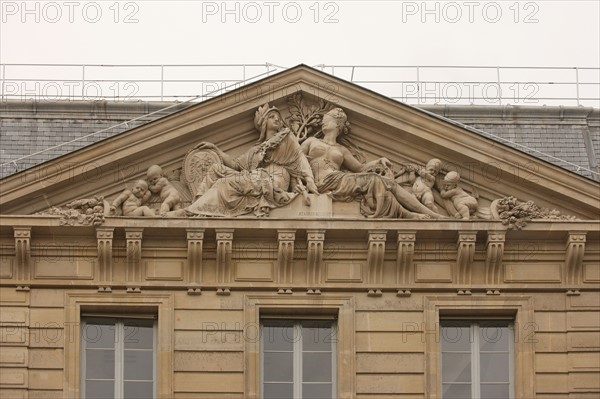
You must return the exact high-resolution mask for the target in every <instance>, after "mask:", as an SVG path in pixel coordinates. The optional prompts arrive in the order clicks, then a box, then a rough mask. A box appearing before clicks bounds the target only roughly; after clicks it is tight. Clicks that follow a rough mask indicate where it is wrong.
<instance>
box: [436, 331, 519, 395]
mask: <svg viewBox="0 0 600 399" xmlns="http://www.w3.org/2000/svg"><path fill="white" fill-rule="evenodd" d="M441 328H442V331H441V354H442V362H441V363H442V364H441V368H442V370H441V376H442V398H443V399H452V398H457V399H458V398H460V399H464V398H474V399H475V398H476V399H480V398H481V399H508V398H512V397H514V382H513V374H514V372H513V368H514V366H513V361H514V360H513V359H514V331H513V326H512V323H511V322H510V321H508V320H489V321H479V322H468V321H460V320H442V327H441Z"/></svg>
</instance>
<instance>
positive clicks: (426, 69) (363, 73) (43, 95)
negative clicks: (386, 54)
mask: <svg viewBox="0 0 600 399" xmlns="http://www.w3.org/2000/svg"><path fill="white" fill-rule="evenodd" d="M315 68H318V69H320V70H321V71H323V72H326V73H329V74H331V75H334V76H337V77H340V78H342V79H345V80H348V81H351V82H353V83H356V84H358V85H361V86H363V87H366V88H368V89H370V90H373V91H375V92H378V93H381V94H383V95H385V96H388V97H391V98H394V99H397V100H400V101H404V102H407V103H411V104H481V105H505V104H521V105H544V104H545V105H582V106H583V105H585V106H593V107H600V68H591V67H517V66H508V67H491V66H452V65H447V66H408V65H396V66H393V65H361V66H357V65H316V66H315ZM285 69H286V67H282V66H278V65H275V64H271V63H264V64H206V65H166V64H165V65H81V64H0V98H1V99H2V100H7V99H14V100H31V99H34V100H49V101H60V100H112V101H128V100H146V101H196V102H199V101H203V100H205V99H208V98H212V97H215V96H218V95H220V94H223V93H226V92H228V91H231V90H233V89H235V88H238V87H241V86H243V85H245V84H248V83H251V82H253V81H256V80H258V79H261V78H264V77H266V76H269V75H271V74H273V73H276V72H280V71H283V70H285Z"/></svg>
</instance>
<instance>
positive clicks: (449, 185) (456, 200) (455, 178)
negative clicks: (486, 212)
mask: <svg viewBox="0 0 600 399" xmlns="http://www.w3.org/2000/svg"><path fill="white" fill-rule="evenodd" d="M459 181H460V175H459V174H458V173H456V172H448V174H446V176H445V177H444V181H443V184H442V190H441V192H440V195H441V196H442V198H444V199H447V200H450V201H452V204H453V205H454V208H456V210H457V211H458V213H456V214H455V215H454V217H456V218H462V219H467V220H468V219H469V217H470V216H471V215H472V214H474V213H475V212H476V211H477V207H478V204H477V199H476V198H475V197H472V196H470V195H469V194H467V193H466V192H465V191H464V190H463V189H462V188H460V187H458V182H459ZM448 213H451V212H450V211H449V212H448Z"/></svg>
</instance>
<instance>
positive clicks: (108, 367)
mask: <svg viewBox="0 0 600 399" xmlns="http://www.w3.org/2000/svg"><path fill="white" fill-rule="evenodd" d="M156 335H157V334H156V321H155V320H153V319H137V318H136V319H133V318H110V317H86V318H84V319H82V334H81V337H82V339H81V365H82V368H81V392H82V393H83V395H82V396H83V397H84V398H85V399H100V398H119V399H121V398H123V399H135V398H140V399H141V398H143V399H148V398H155V397H156V338H157V337H156Z"/></svg>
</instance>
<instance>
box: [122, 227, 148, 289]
mask: <svg viewBox="0 0 600 399" xmlns="http://www.w3.org/2000/svg"><path fill="white" fill-rule="evenodd" d="M143 231H144V229H142V228H136V229H128V228H126V229H125V239H126V241H127V273H126V274H127V282H128V283H140V282H142V281H143V276H142V233H143ZM127 292H129V289H128V291H127ZM132 292H133V291H132Z"/></svg>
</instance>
